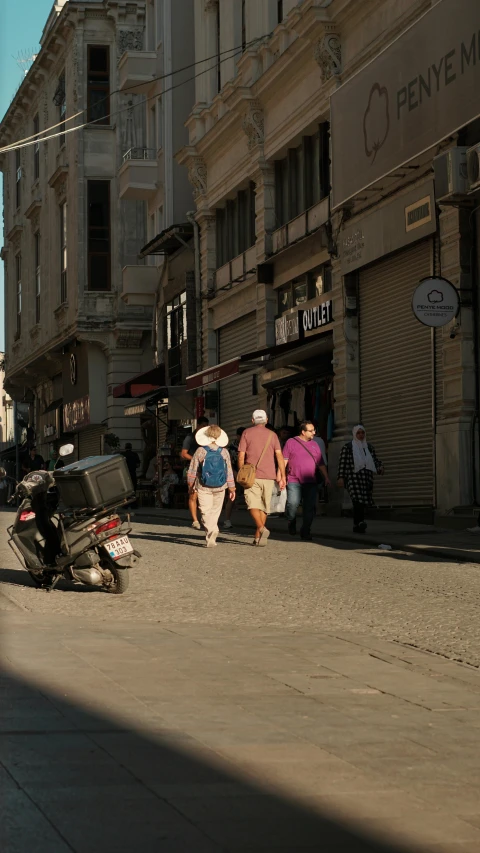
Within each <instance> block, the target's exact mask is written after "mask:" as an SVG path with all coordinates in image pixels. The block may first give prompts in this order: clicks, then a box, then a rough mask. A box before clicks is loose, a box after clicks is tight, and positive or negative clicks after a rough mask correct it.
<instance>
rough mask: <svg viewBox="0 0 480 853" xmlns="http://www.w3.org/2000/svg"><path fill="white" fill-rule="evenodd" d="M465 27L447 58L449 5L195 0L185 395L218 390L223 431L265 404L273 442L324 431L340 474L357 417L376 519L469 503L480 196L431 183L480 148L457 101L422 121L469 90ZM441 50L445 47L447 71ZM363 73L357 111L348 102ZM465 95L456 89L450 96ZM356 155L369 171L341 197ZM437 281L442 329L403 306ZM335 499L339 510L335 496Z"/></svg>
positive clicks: (474, 466)
mask: <svg viewBox="0 0 480 853" xmlns="http://www.w3.org/2000/svg"><path fill="white" fill-rule="evenodd" d="M454 5H455V4H454V3H453V6H454ZM467 5H468V4H467ZM467 12H468V10H466V14H465V18H464V21H465V23H464V27H463V30H462V31H459V32H458V33H457V34H456V37H457V42H456V43H455V44H453V43H452V46H451V48H449V47H448V45H447V44H446V41H448V38H447V36H448V33H449V32H450V29H449V24H448V22H449V21H451V22H453V21H454V20H458V18H457V16H456V13H455V11H454V9H453V8H452V2H451V0H440V2H436V0H402V2H398V0H367V2H365V3H358V2H354V0H350V2H348V0H347V2H345V0H284V2H282V3H277V2H273V0H246V2H245V3H236V2H235V0H195V38H196V43H195V50H196V61H197V62H204V65H205V69H206V73H205V74H203V75H202V76H201V77H199V78H198V79H197V82H196V103H195V107H194V109H193V110H192V113H191V115H190V118H189V121H188V129H189V144H188V146H186V147H185V148H184V149H183V151H182V152H181V153H180V155H179V156H178V160H179V162H180V163H181V164H185V165H186V166H187V167H188V169H189V175H190V181H191V183H192V186H193V190H194V196H195V202H196V208H197V210H196V221H197V223H198V226H199V228H200V235H201V237H200V265H201V289H202V306H203V310H202V324H201V334H202V359H203V363H202V370H200V371H197V373H196V374H195V375H193V376H190V377H189V378H188V380H187V385H188V387H190V388H192V389H194V390H195V392H196V393H197V394H199V395H201V394H202V393H204V392H205V390H212V389H215V390H216V391H217V392H218V395H219V408H218V413H219V417H220V420H221V422H222V425H223V426H224V427H225V428H226V429H228V430H229V431H232V430H233V428H234V427H237V426H245V425H248V418H249V414H250V412H251V411H252V410H253V409H254V408H257V407H266V408H268V410H269V414H270V417H271V419H274V420H275V426H279V425H281V423H282V422H284V421H288V422H289V423H290V424H291V425H294V424H295V422H296V421H298V420H299V419H300V417H301V415H305V414H306V415H308V417H313V418H315V420H316V421H317V423H318V427H319V431H320V432H321V433H322V435H323V437H324V438H325V439H327V440H328V445H329V463H330V466H331V469H332V470H333V471H335V468H336V462H337V459H338V455H339V452H340V449H341V447H342V445H343V443H344V442H345V441H346V440H348V438H350V437H351V429H352V426H353V425H354V424H355V423H357V422H359V420H361V419H364V420H365V421H366V427H367V430H368V433H369V438H370V440H372V441H373V443H374V444H375V446H376V448H377V450H378V452H379V454H380V455H381V456H382V457H383V461H384V463H385V466H386V471H387V473H386V476H385V478H384V479H383V480H382V481H381V483H380V484H379V486H378V489H377V499H378V503H379V504H380V505H383V506H385V507H388V508H391V509H393V510H396V511H399V512H404V511H406V509H407V508H408V510H409V511H410V512H411V511H412V510H414V511H418V513H419V514H421V515H423V516H424V517H427V516H431V515H432V513H433V511H434V510H436V511H437V512H440V513H445V512H448V511H450V510H451V509H452V508H453V507H456V506H469V505H470V506H471V505H472V504H473V503H474V501H475V499H476V496H477V494H478V441H477V433H478V428H477V427H478V336H477V333H476V331H475V330H476V328H477V324H478V311H477V309H476V307H475V306H476V290H475V288H476V285H475V286H474V287H472V281H474V280H475V275H474V274H475V268H476V265H477V260H476V256H475V251H476V250H474V246H475V245H476V237H475V238H474V235H473V231H472V223H475V221H476V216H477V214H475V215H473V216H472V211H473V208H474V207H475V193H473V195H472V192H467V190H466V189H465V192H464V193H463V195H462V196H461V198H460V199H457V198H455V199H453V202H452V199H451V198H449V199H447V200H445V199H443V203H442V199H441V198H440V197H439V190H438V177H437V181H436V183H434V171H435V169H436V165H435V164H438V161H437V160H436V159H435V158H436V157H438V156H439V155H442V153H443V152H444V151H448V149H450V148H452V147H457V146H459V145H462V146H464V149H465V148H468V146H474V145H475V143H476V142H477V126H476V122H475V119H476V113H475V112H474V106H473V105H472V106H471V108H470V107H469V106H468V104H465V109H464V110H463V113H462V112H461V111H460V112H461V115H460V117H459V124H457V125H455V124H453V125H452V127H451V128H450V127H449V125H448V121H446V122H445V121H443V122H442V121H437V119H438V116H439V115H444V114H445V111H446V114H447V115H448V114H449V112H450V113H452V112H454V110H452V103H451V102H443V103H442V102H441V100H439V102H438V104H437V106H436V107H435V109H436V110H437V112H436V113H435V114H434V115H433V117H432V114H428V113H424V112H422V110H421V109H420V107H421V106H422V98H423V102H426V101H427V100H428V101H429V103H430V100H431V102H432V104H433V102H434V100H435V95H436V94H437V91H440V90H441V89H442V86H443V88H445V87H446V86H449V85H450V84H452V83H453V82H454V81H455V79H457V78H458V80H459V79H460V76H461V75H460V71H461V72H462V74H463V73H465V74H466V73H467V72H471V74H472V75H475V74H476V75H477V77H478V71H477V68H478V67H479V66H478V63H477V58H478V51H477V47H478V45H477V44H476V42H475V35H474V34H475V33H476V32H478V29H479V25H480V20H477V21H476V24H477V26H476V29H475V26H474V25H475V20H473V18H475V16H476V17H477V18H478V15H479V12H480V10H476V11H475V10H474V9H473V8H470V13H471V14H470V15H469V14H467ZM442 15H443V16H445V17H444V19H443V24H445V23H446V25H445V26H444V28H443V30H442V28H441V27H439V25H438V21H437V16H440V18H442ZM429 16H431V17H429ZM472 16H473V17H472ZM430 25H431V27H432V30H433V31H435V33H436V35H438V39H437V41H435V40H432V39H429V38H428V36H427V35H426V33H427V32H428V28H429V26H430ZM472 34H473V35H472ZM403 37H405V38H407V39H410V38H412V39H413V41H412V45H414V47H412V49H411V51H410V53H408V50H407V52H406V53H405V54H404V55H408V56H409V57H410V58H412V56H413V58H414V59H415V62H416V64H417V66H418V69H417V74H416V77H415V75H414V74H413V72H412V80H411V81H410V82H409V85H410V88H408V86H407V87H406V88H405V87H403V89H402V86H400V84H399V80H400V78H398V80H397V79H396V76H395V75H396V71H395V69H398V67H399V66H398V63H399V61H400V59H401V56H402V54H401V48H402V44H403V43H401V44H400V40H401V39H402V38H403ZM472 39H473V41H472ZM397 41H398V43H399V44H400V47H399V48H398V50H399V51H400V53H397V52H396V51H397V47H396V44H397ZM444 42H445V45H443V43H444ZM435 44H436V45H437V47H438V45H439V44H441V45H443V46H444V47H445V50H444V52H443V54H441V50H440V53H439V55H438V57H437V56H436V54H435V49H434V45H435ZM407 47H408V46H407ZM386 48H388V50H386V51H385V53H382V52H383V51H384V49H386ZM422 49H423V51H424V52H423V56H422ZM389 51H391V52H390V53H389ZM451 51H453V53H452V52H451ZM437 52H438V51H437ZM212 56H213V57H215V56H216V57H217V58H216V61H213V62H212V61H211V59H210V61H209V62H208V61H207V60H208V58H209V57H210V58H211V57H212ZM389 57H390V58H389ZM399 57H400V59H399ZM426 59H428V60H429V61H426ZM440 62H442V65H441V66H439V63H440ZM455 62H457V66H455V64H454V63H455ZM375 63H380V65H379V66H377V65H376V64H375ZM201 67H203V65H202V66H201ZM377 67H378V68H379V72H378V73H379V79H378V80H376V79H375V80H374V79H373V78H374V77H375V73H376V68H377ZM439 67H441V69H442V74H443V77H442V78H441V79H440V72H439ZM370 71H371V74H372V75H373V77H372V79H371V82H370V89H369V91H367V97H366V101H365V103H364V102H363V100H362V98H363V97H364V94H363V93H361V94H360V96H359V97H360V100H358V97H357V96H358V93H357V92H356V88H355V87H356V84H357V80H359V81H360V83H362V81H363V79H364V77H363V76H362V75H368V74H369V73H370ZM403 73H404V76H405V79H406V78H407V77H408V74H409V71H408V69H404V71H402V74H403ZM435 74H437V77H435ZM382 75H383V76H382ZM384 78H385V79H386V80H387V79H388V80H389V83H388V84H387V82H385V83H383V82H382V81H383V79H384ZM401 79H403V78H401ZM435 79H436V80H437V83H438V87H437V84H435V85H434V83H435ZM422 80H423V83H422V82H421V81H422ZM350 81H352V96H351V97H350V98H348V97H347V99H346V100H343V101H342V100H341V98H342V97H344V96H343V95H341V94H340V93H342V92H346V93H347V95H348V91H349V90H348V88H346V87H347V86H348V85H349V84H350ZM415 81H416V82H415ZM442 81H443V82H442ZM397 84H398V85H397ZM362 85H363V83H362ZM415 87H417V88H415ZM419 87H420V89H419ZM397 89H398V93H397V91H396V90H397ZM452 90H453V87H452ZM473 90H474V88H472V80H470V81H469V82H467V81H466V82H465V89H464V90H462V92H461V93H459V92H458V91H457V94H456V100H457V101H458V102H459V103H463V100H462V98H463V97H465V99H466V100H468V97H467V93H468V92H471V91H473ZM449 91H450V90H449ZM369 93H370V100H369V98H368V95H369ZM447 95H448V97H450V95H449V94H448V93H447ZM395 97H397V98H398V101H396V100H395ZM388 98H390V101H389V102H388ZM385 100H387V103H388V106H387V118H385V115H384V113H382V108H383V104H384V101H385ZM435 103H436V102H435ZM336 104H338V107H336ZM378 104H380V105H381V108H380V110H378V109H377V113H375V109H373V108H374V107H375V108H376V107H377V106H378ZM405 105H406V106H405ZM404 106H405V110H403V107H404ZM416 107H419V109H418V112H417V113H416V114H414V118H416V120H417V126H416V129H415V130H414V129H413V128H410V130H409V133H408V134H404V135H402V128H401V127H399V129H398V133H399V134H400V135H397V137H396V138H394V135H393V133H392V134H391V135H390V136H389V138H388V141H389V145H390V142H391V145H392V148H393V147H395V148H396V151H397V153H398V156H397V158H396V157H395V155H393V154H392V157H391V162H388V161H387V160H385V167H384V169H383V170H381V171H377V172H375V168H377V167H378V164H380V163H382V162H383V157H384V150H386V149H387V147H388V146H386V145H385V141H386V139H387V135H388V134H389V131H390V128H391V127H393V125H394V118H395V111H396V110H398V112H399V116H398V121H399V122H401V121H403V116H404V113H405V114H406V115H409V114H410V112H414V111H415V109H416ZM428 109H430V107H428ZM469 109H470V112H469ZM335 110H336V112H335ZM455 111H456V112H458V110H455ZM346 116H348V117H350V118H351V120H352V122H353V124H352V123H350V125H348V128H347V126H345V127H344V126H343V125H342V122H343V120H344V119H345V117H346ZM437 124H438V126H439V127H443V126H444V130H443V132H442V131H441V130H439V132H438V134H437V137H435V133H433V134H432V132H430V131H431V128H432V127H434V128H435V127H436V126H437ZM459 129H460V132H459ZM422 134H423V137H422ZM411 140H412V144H411V145H410V144H409V143H410V141H411ZM337 143H338V144H337ZM342 143H343V144H342ZM350 146H351V149H352V156H353V154H354V153H355V152H356V150H357V149H359V150H362V151H363V152H364V153H363V157H364V160H363V161H362V162H360V161H358V163H357V169H356V171H357V177H358V183H357V185H355V181H354V180H353V178H352V180H351V186H350V188H349V189H348V187H347V189H348V192H346V195H345V194H343V195H342V191H343V189H344V188H345V186H346V185H347V184H348V180H347V179H346V178H344V176H343V175H342V171H343V170H344V171H345V174H347V172H348V171H349V170H348V168H347V166H348V164H349V159H350V154H349V147H350ZM380 149H384V150H380ZM403 152H405V153H403ZM377 157H378V159H377ZM372 161H373V162H374V163H375V162H376V166H375V168H373V166H372ZM439 167H441V164H440V166H439ZM352 174H353V172H352ZM372 176H373V177H372ZM373 178H376V179H375V180H374V179H373ZM342 183H343V186H342ZM473 230H475V229H473ZM428 276H437V277H438V276H442V277H444V278H446V279H448V280H449V281H450V282H452V283H453V284H454V285H455V286H456V287H457V288H458V289H459V293H460V301H461V308H460V313H459V314H458V315H457V316H456V317H455V318H453V319H452V321H451V322H450V323H449V325H448V326H446V327H444V328H440V329H435V330H434V331H433V330H432V329H429V328H428V329H427V328H426V327H424V326H422V325H421V324H420V323H419V322H418V320H417V319H416V318H415V317H414V316H413V313H412V310H411V304H412V296H413V293H414V291H415V287H416V285H417V284H418V282H419V281H420V279H422V278H424V277H428ZM472 472H473V473H472ZM330 497H331V503H330V507H331V509H332V511H339V510H340V508H341V506H342V502H344V496H343V495H342V493H341V492H340V491H339V490H337V489H333V490H332V493H331V496H330Z"/></svg>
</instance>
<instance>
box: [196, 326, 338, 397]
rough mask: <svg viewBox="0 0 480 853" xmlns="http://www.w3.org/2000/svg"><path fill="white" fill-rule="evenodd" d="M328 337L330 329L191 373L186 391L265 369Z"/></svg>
mask: <svg viewBox="0 0 480 853" xmlns="http://www.w3.org/2000/svg"><path fill="white" fill-rule="evenodd" d="M329 335H331V329H329V330H328V331H325V332H320V333H319V334H318V335H310V336H309V337H306V338H301V339H299V340H297V341H290V342H289V343H287V344H279V345H275V346H271V347H265V348H264V349H259V350H255V352H249V353H245V355H241V356H238V358H232V359H230V361H223V362H221V363H220V364H216V365H215V366H214V367H208V368H207V369H206V370H202V371H201V372H200V373H193V374H192V375H191V376H187V389H188V390H189V391H193V390H194V389H195V388H203V387H204V386H206V385H210V384H211V383H212V382H220V381H221V380H222V379H228V377H229V376H235V374H236V373H246V372H248V371H249V370H255V368H258V367H267V366H268V365H269V363H270V361H271V360H272V359H275V358H278V356H281V355H286V354H288V353H290V352H295V351H296V350H301V349H302V348H303V347H305V348H309V349H310V348H311V347H312V345H315V344H317V343H319V342H320V341H321V340H323V339H324V338H326V337H328V336H329Z"/></svg>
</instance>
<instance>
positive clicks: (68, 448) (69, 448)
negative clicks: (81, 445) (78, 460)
mask: <svg viewBox="0 0 480 853" xmlns="http://www.w3.org/2000/svg"><path fill="white" fill-rule="evenodd" d="M74 450H75V448H74V446H73V444H62V446H61V448H60V450H59V451H58V455H59V456H70V454H71V453H73V451H74Z"/></svg>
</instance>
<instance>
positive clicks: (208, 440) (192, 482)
mask: <svg viewBox="0 0 480 853" xmlns="http://www.w3.org/2000/svg"><path fill="white" fill-rule="evenodd" d="M195 439H196V442H197V444H198V450H196V451H195V453H194V454H193V458H192V461H191V462H190V468H189V469H188V475H187V480H188V488H189V492H190V495H192V494H193V493H194V492H195V491H196V492H197V494H198V505H199V507H200V513H201V517H202V524H203V526H204V528H205V530H206V531H207V535H206V546H207V548H214V547H215V546H216V544H217V536H218V519H219V517H220V513H221V511H222V506H223V500H224V497H225V489H228V492H229V498H230V500H231V501H234V500H235V480H234V477H233V471H232V463H231V461H230V454H229V452H228V450H227V449H226V448H227V444H228V435H227V434H226V432H224V431H223V429H220V427H219V426H217V425H216V424H211V425H210V426H207V427H203V429H199V430H198V432H197V433H196V435H195Z"/></svg>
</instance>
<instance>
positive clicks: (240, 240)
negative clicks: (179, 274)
mask: <svg viewBox="0 0 480 853" xmlns="http://www.w3.org/2000/svg"><path fill="white" fill-rule="evenodd" d="M216 221H217V267H222V266H223V265H224V264H226V263H228V261H231V260H232V258H236V257H237V255H241V254H242V252H246V250H247V249H250V247H251V246H254V245H255V239H256V238H255V184H254V183H253V182H250V184H249V187H248V189H246V190H240V192H238V193H237V195H236V196H235V198H234V199H229V200H228V201H227V203H226V205H225V207H223V208H217V211H216Z"/></svg>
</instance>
